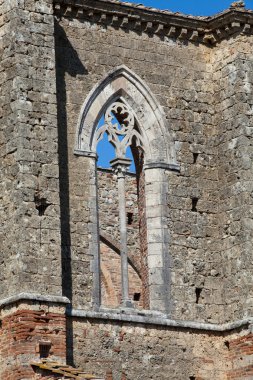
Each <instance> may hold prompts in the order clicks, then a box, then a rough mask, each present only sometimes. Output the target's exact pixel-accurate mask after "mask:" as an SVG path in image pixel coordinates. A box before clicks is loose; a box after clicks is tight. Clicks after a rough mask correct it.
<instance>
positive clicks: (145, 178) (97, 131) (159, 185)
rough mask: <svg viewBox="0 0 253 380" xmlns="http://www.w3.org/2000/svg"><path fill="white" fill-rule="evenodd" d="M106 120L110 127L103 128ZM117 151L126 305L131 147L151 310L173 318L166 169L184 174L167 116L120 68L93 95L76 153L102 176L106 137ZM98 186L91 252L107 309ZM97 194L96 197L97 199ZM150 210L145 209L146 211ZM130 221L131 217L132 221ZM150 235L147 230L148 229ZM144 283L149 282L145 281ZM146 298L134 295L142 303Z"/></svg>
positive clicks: (125, 300) (96, 289)
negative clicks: (100, 149) (101, 147)
mask: <svg viewBox="0 0 253 380" xmlns="http://www.w3.org/2000/svg"><path fill="white" fill-rule="evenodd" d="M103 117H104V123H102V125H101V124H99V121H100V120H101V118H103ZM105 134H106V135H107V136H108V140H109V141H110V143H111V144H112V145H113V146H114V148H115V158H114V159H113V160H112V161H111V166H112V169H113V170H114V173H115V175H116V176H117V187H118V204H119V221H120V223H119V225H120V256H121V287H122V294H121V296H122V305H123V306H124V307H132V305H133V302H132V300H131V299H130V298H129V281H128V264H129V257H128V252H127V248H128V247H127V233H126V231H127V228H126V224H127V220H128V216H127V214H126V197H125V175H126V172H127V169H128V167H129V165H130V161H129V159H128V158H127V157H126V151H127V148H128V147H131V149H132V153H133V156H134V157H135V166H136V169H137V173H138V175H139V180H140V178H141V179H142V181H139V189H138V190H140V187H142V191H143V197H142V199H141V201H142V207H140V209H141V212H140V209H139V213H141V214H142V215H141V216H140V218H139V219H140V220H142V224H143V225H145V227H146V229H145V238H146V261H145V266H146V268H145V270H146V273H145V275H144V272H145V271H142V275H143V277H145V281H146V283H145V286H144V287H146V294H147V295H148V301H147V297H146V302H145V303H144V307H145V308H150V309H152V310H159V311H162V312H166V313H169V309H170V254H169V231H168V226H167V201H166V199H167V198H166V197H167V187H168V180H167V176H166V170H173V171H175V170H178V169H179V168H178V165H177V163H176V159H175V149H174V143H173V140H172V138H171V136H170V134H169V128H168V127H167V126H166V123H165V117H164V114H163V111H162V109H161V107H160V106H159V104H158V103H157V101H156V99H155V98H154V97H153V95H152V93H151V91H150V90H149V89H148V87H147V86H146V85H145V84H144V83H143V82H142V81H141V79H140V78H139V77H138V76H136V75H135V74H134V73H133V72H131V71H130V70H129V69H128V68H126V67H125V66H121V67H120V68H117V69H116V70H114V71H113V72H112V73H110V74H109V75H108V76H107V77H106V78H105V79H104V80H103V81H101V82H100V83H99V84H98V85H97V86H96V87H95V89H93V91H92V92H91V93H90V94H89V96H88V98H87V100H86V102H85V104H84V106H83V109H82V112H81V116H80V119H79V122H78V129H77V138H76V147H75V154H76V155H82V156H86V157H88V158H89V162H90V170H91V172H92V173H93V174H94V178H95V176H96V170H97V168H96V159H97V154H96V148H97V144H98V143H99V141H101V139H102V138H103V136H104V135H105ZM97 191H98V188H97V182H92V181H91V183H90V197H91V202H90V213H91V214H92V215H96V218H95V219H94V218H93V223H92V226H91V231H92V233H93V235H92V236H93V237H92V241H91V243H90V252H91V254H92V255H93V303H94V307H95V308H99V307H100V306H101V258H100V249H99V247H100V245H99V241H100V232H99V214H98V195H97ZM93 194H96V196H95V198H94V196H93ZM144 206H145V207H144ZM129 217H130V216H129ZM143 230H144V228H143ZM145 281H144V282H145ZM139 296H140V294H139V293H138V292H136V293H135V294H134V298H135V299H139Z"/></svg>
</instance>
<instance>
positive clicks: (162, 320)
mask: <svg viewBox="0 0 253 380" xmlns="http://www.w3.org/2000/svg"><path fill="white" fill-rule="evenodd" d="M67 315H68V316H69V317H76V318H87V319H100V320H107V321H116V322H128V323H129V322H130V323H135V324H139V323H140V324H145V325H156V326H166V327H171V328H178V329H187V330H201V331H213V332H220V333H222V332H228V331H232V330H236V329H238V328H242V327H249V326H250V325H252V324H253V318H246V319H242V320H239V321H235V322H231V323H225V324H214V323H202V322H193V321H182V320H173V319H169V318H168V317H167V316H166V315H164V314H162V313H158V312H157V313H155V312H148V311H143V312H141V311H140V312H138V311H136V310H132V309H119V310H112V309H101V310H100V311H86V310H79V309H78V310H77V309H72V310H67Z"/></svg>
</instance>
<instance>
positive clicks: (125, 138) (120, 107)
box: [95, 102, 143, 158]
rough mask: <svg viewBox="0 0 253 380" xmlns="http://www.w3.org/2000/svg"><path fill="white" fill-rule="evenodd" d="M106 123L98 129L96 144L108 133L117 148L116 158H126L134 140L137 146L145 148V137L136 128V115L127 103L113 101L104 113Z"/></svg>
mask: <svg viewBox="0 0 253 380" xmlns="http://www.w3.org/2000/svg"><path fill="white" fill-rule="evenodd" d="M104 119H105V122H104V125H102V126H101V127H99V128H98V129H97V130H96V134H95V140H96V145H97V144H98V143H99V141H101V140H102V139H103V137H104V133H107V135H108V141H109V142H110V143H111V144H112V145H113V146H114V148H115V155H116V158H125V157H126V150H127V148H128V147H129V146H130V145H132V143H133V140H134V143H135V145H136V147H140V148H142V149H143V139H142V136H141V134H140V133H139V132H138V131H137V129H136V128H135V117H134V115H133V113H132V112H131V110H130V109H129V108H128V107H127V106H126V104H124V103H121V102H114V103H112V104H111V105H110V106H109V107H108V108H107V110H106V111H105V114H104Z"/></svg>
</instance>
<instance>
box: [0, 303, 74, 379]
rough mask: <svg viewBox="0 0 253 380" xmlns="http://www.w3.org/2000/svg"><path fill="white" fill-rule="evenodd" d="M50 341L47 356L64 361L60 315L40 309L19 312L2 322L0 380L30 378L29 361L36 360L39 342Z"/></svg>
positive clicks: (62, 317) (31, 372)
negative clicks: (0, 368) (48, 354)
mask: <svg viewBox="0 0 253 380" xmlns="http://www.w3.org/2000/svg"><path fill="white" fill-rule="evenodd" d="M43 341H47V342H48V341H50V342H51V348H50V355H53V357H56V358H58V359H61V360H63V361H65V357H66V320H65V316H64V315H60V314H54V313H47V312H44V311H43V310H41V311H33V310H19V311H16V312H14V313H13V314H11V315H9V316H7V317H4V318H3V319H2V328H1V330H0V360H1V362H2V363H3V364H2V372H1V377H0V378H1V379H4V380H19V379H20V380H21V379H31V378H33V376H34V371H33V369H32V367H31V365H30V362H31V361H32V360H34V359H38V358H39V357H40V353H39V342H43Z"/></svg>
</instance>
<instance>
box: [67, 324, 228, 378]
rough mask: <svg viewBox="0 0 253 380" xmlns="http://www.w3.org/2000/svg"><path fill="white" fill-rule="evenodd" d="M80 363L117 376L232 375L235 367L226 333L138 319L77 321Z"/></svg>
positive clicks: (77, 354) (77, 360)
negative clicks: (231, 366)
mask: <svg viewBox="0 0 253 380" xmlns="http://www.w3.org/2000/svg"><path fill="white" fill-rule="evenodd" d="M74 330H75V333H76V339H75V342H74V347H75V357H76V364H77V365H79V366H80V365H81V366H82V367H83V368H85V370H87V371H89V370H91V369H93V370H94V369H95V370H96V373H97V374H99V375H101V376H104V375H105V373H106V371H109V370H112V373H113V380H121V376H122V373H124V374H125V375H126V378H127V379H129V380H130V379H136V380H142V379H143V380H144V379H154V380H155V379H156V380H161V379H168V378H170V379H175V380H179V379H180V380H210V379H217V380H223V379H226V372H227V370H229V369H230V363H229V361H228V360H227V352H228V349H227V346H226V345H225V344H224V341H225V340H226V339H224V338H223V337H222V336H218V335H216V334H208V333H201V332H196V331H194V330H188V331H187V330H183V331H181V330H179V329H178V330H177V331H175V330H174V329H168V328H164V327H157V326H152V325H141V324H140V325H136V324H134V323H132V324H129V323H117V322H110V321H107V323H104V322H103V321H102V320H101V321H99V320H97V321H96V320H91V319H89V321H87V322H85V321H84V320H83V321H82V320H80V319H79V320H74Z"/></svg>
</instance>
